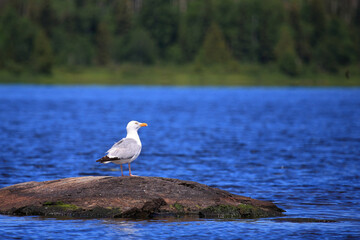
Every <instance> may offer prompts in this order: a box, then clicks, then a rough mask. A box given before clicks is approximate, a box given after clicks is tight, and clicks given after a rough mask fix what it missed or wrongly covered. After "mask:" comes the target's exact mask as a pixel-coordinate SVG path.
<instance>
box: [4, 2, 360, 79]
mask: <svg viewBox="0 0 360 240" xmlns="http://www.w3.org/2000/svg"><path fill="white" fill-rule="evenodd" d="M359 63H360V3H359V1H358V0H266V1H264V0H96V1H95V0H61V1H59V0H0V78H2V79H0V82H16V81H22V80H18V79H21V76H23V75H24V74H25V75H26V76H32V78H31V80H29V81H35V80H34V79H36V78H35V77H34V76H38V78H39V79H51V78H53V79H54V78H56V75H59V74H60V73H61V74H60V75H59V76H60V77H59V78H68V80H67V82H66V83H72V81H73V80H72V78H76V77H74V76H76V74H78V75H77V76H78V77H77V78H78V79H77V81H75V80H74V81H75V82H74V83H79V81H80V82H81V83H82V81H83V83H86V82H87V80H86V77H88V79H89V82H91V81H92V80H91V79H95V78H96V76H98V78H99V79H101V78H102V79H103V80H104V81H105V83H122V82H121V78H124V79H125V80H124V81H123V83H130V84H131V83H149V84H151V76H152V74H153V75H154V74H155V75H154V78H158V77H159V76H160V75H161V76H163V77H164V78H166V77H167V76H169V79H170V80H168V81H170V82H166V83H167V84H171V83H172V82H171V81H172V80H171V79H174V81H176V82H175V83H178V82H180V84H181V81H182V80H181V78H182V77H181V76H180V75H181V74H183V75H184V74H185V75H186V74H188V75H191V76H195V77H194V79H195V80H196V76H197V77H199V74H202V76H203V77H204V78H206V79H209V80H208V81H209V83H210V84H211V83H212V82H211V76H213V75H214V74H215V77H216V76H217V77H219V76H221V75H223V76H224V79H223V81H225V84H226V83H227V82H226V81H227V80H226V79H227V78H228V79H230V80H229V81H230V82H231V81H234V82H235V84H236V79H237V78H238V75H241V73H248V75H251V76H258V78H262V77H263V76H269V79H271V75H272V74H275V77H274V78H276V77H277V76H278V77H279V78H280V79H281V78H282V79H290V81H292V80H291V79H295V80H296V79H298V81H301V79H307V78H312V76H315V75H321V76H332V77H333V78H334V79H335V78H341V79H342V80H341V81H346V79H351V78H353V79H354V78H355V79H356V80H355V83H352V84H353V85H359V82H360V81H359V78H360V77H359V75H360V73H359V70H358V68H359V65H360V64H359ZM81 71H84V72H81ZM176 71H177V75H179V76H180V77H179V78H176V77H174V76H173V75H172V74H173V72H176ZM261 71H263V72H264V74H263V75H261V73H259V72H261ZM79 72H80V73H79ZM109 72H110V73H109ZM157 72H158V74H157ZM140 73H143V74H144V76H148V78H149V79H148V81H150V82H144V81H145V80H144V79H143V80H141V79H140V78H144V76H139V74H140ZM216 73H219V75H216ZM72 74H75V75H72ZM81 74H82V75H81ZM106 74H110V75H113V77H110V76H108V77H106ZM54 75H55V77H54ZM71 76H72V77H71ZM114 76H118V77H117V78H118V80H112V81H113V82H111V81H110V80H109V81H107V80H106V79H110V78H111V79H113V78H116V77H114ZM131 76H133V81H134V82H132V78H131ZM81 77H82V78H84V79H83V80H79V79H81ZM126 77H128V78H126ZM137 77H138V78H137ZM183 78H184V79H185V77H184V76H183ZM188 78H189V79H190V80H189V79H187V80H186V81H191V77H188ZM330 78H331V77H330ZM119 79H120V80H119ZM179 79H180V80H179ZM231 79H233V80H231ZM254 79H255V78H254ZM195 80H194V81H195ZM24 81H25V80H24ZM64 81H65V80H64ZM184 81H185V80H184ZM197 81H198V82H200V83H202V84H206V80H204V81H205V82H202V81H203V80H201V79H200V80H197ZM221 81H222V80H221V79H220V80H216V81H214V83H215V82H216V83H217V84H221ZM249 81H250V80H249ZM304 81H305V80H304ZM94 82H96V79H95V80H94ZM99 83H101V81H100V80H99ZM160 83H161V82H160ZM185 84H186V82H185ZM300 84H301V83H300ZM305 85H306V84H305ZM340 85H341V84H340Z"/></svg>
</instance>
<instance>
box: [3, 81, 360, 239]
mask: <svg viewBox="0 0 360 240" xmlns="http://www.w3.org/2000/svg"><path fill="white" fill-rule="evenodd" d="M130 120H138V121H141V122H146V123H148V124H149V127H146V128H142V129H141V130H140V138H141V140H142V143H143V150H142V153H141V155H140V157H139V158H138V159H137V160H136V161H135V162H133V163H132V171H133V174H136V175H141V176H161V177H170V178H179V179H183V180H192V181H197V182H200V183H204V184H207V185H210V186H214V187H218V188H221V189H224V190H227V191H230V192H232V193H235V194H239V195H245V196H249V197H252V198H257V199H261V200H270V201H273V202H275V203H276V204H277V205H278V206H279V207H281V208H283V209H285V210H286V211H287V212H286V215H287V216H286V217H291V218H296V217H309V218H316V219H331V220H335V221H336V222H330V223H293V222H276V221H275V220H274V219H271V218H268V219H251V220H213V219H154V220H149V221H134V220H125V219H116V220H112V219H56V218H41V217H37V216H33V217H32V216H31V217H29V216H28V217H14V216H4V215H0V236H1V239H93V238H101V239H187V238H192V239H204V238H206V239H284V238H286V239H304V238H308V239H338V238H360V89H359V88H355V89H351V88H344V89H341V88H338V89H337V88H213V87H209V88H176V87H98V86H96V87H95V86H93V87H82V86H81V87H80V86H79V87H67V86H66V87H65V86H4V85H3V86H0V149H1V152H0V187H5V186H9V185H12V184H16V183H21V182H25V181H45V180H53V179H58V178H65V177H79V176H89V175H92V176H99V175H110V176H120V174H121V173H120V171H119V170H120V169H119V166H118V165H112V164H107V165H101V164H98V163H96V162H95V160H96V159H98V158H99V157H102V156H103V155H104V153H105V151H106V150H107V149H108V148H109V147H111V145H112V144H113V143H114V142H116V141H117V140H119V139H120V138H122V137H124V135H125V126H126V124H127V122H128V121H130ZM124 169H125V173H127V168H126V167H125V168H124Z"/></svg>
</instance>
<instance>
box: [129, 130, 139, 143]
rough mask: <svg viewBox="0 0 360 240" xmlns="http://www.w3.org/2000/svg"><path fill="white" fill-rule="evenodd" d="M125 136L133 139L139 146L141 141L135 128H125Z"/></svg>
mask: <svg viewBox="0 0 360 240" xmlns="http://www.w3.org/2000/svg"><path fill="white" fill-rule="evenodd" d="M126 138H132V139H134V140H135V141H136V142H137V143H138V144H139V145H140V146H141V141H140V137H139V134H138V132H137V130H135V129H129V130H127V135H126Z"/></svg>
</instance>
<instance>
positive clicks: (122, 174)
mask: <svg viewBox="0 0 360 240" xmlns="http://www.w3.org/2000/svg"><path fill="white" fill-rule="evenodd" d="M120 169H121V176H124V173H123V169H122V164H120Z"/></svg>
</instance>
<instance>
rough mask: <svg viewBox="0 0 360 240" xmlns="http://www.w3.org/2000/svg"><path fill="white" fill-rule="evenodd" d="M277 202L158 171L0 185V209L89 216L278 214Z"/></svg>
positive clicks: (3, 212) (206, 216) (237, 215)
mask: <svg viewBox="0 0 360 240" xmlns="http://www.w3.org/2000/svg"><path fill="white" fill-rule="evenodd" d="M283 212H284V210H282V209H280V208H278V207H277V206H276V205H275V204H273V203H271V202H266V201H260V200H256V199H252V198H249V197H243V196H239V195H235V194H231V193H229V192H226V191H223V190H220V189H217V188H211V187H209V186H206V185H204V184H200V183H196V182H191V181H182V180H178V179H171V178H161V177H109V176H99V177H93V176H89V177H76V178H65V179H59V180H54V181H46V182H26V183H20V184H16V185H13V186H9V187H5V188H2V189H0V213H2V214H8V215H41V216H70V217H90V218H103V217H110V218H141V219H145V218H152V217H166V216H177V217H179V216H192V217H204V218H259V217H274V216H282V215H283V214H282V213H283Z"/></svg>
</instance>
